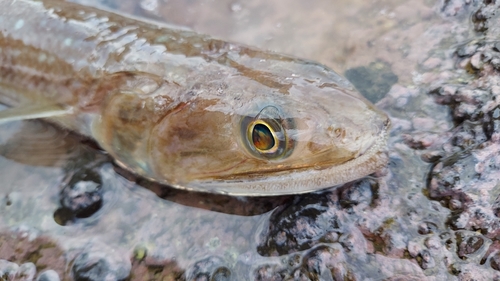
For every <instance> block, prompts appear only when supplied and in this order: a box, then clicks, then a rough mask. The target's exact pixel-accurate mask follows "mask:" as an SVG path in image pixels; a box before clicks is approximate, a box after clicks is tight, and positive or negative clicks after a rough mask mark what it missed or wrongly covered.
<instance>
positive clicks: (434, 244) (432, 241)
mask: <svg viewBox="0 0 500 281" xmlns="http://www.w3.org/2000/svg"><path fill="white" fill-rule="evenodd" d="M424 244H425V246H426V247H427V248H429V249H432V250H437V249H439V248H441V246H442V244H441V239H439V237H437V236H432V237H429V238H427V239H425V242H424Z"/></svg>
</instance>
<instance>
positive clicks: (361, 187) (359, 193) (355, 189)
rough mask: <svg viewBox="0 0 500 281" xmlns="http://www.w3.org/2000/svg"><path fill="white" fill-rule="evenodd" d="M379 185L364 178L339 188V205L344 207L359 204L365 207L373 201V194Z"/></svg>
mask: <svg viewBox="0 0 500 281" xmlns="http://www.w3.org/2000/svg"><path fill="white" fill-rule="evenodd" d="M378 189H379V186H378V183H377V182H376V181H375V180H372V179H365V180H361V181H358V182H355V183H353V184H347V185H345V186H343V187H342V188H340V190H339V192H340V200H339V203H340V206H342V207H343V208H345V209H348V208H353V207H354V206H359V207H361V208H365V207H368V206H370V204H372V203H373V199H374V194H376V192H377V191H378Z"/></svg>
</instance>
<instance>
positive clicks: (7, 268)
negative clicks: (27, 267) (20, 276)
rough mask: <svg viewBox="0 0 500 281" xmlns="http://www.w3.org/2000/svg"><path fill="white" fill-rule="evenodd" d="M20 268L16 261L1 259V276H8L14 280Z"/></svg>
mask: <svg viewBox="0 0 500 281" xmlns="http://www.w3.org/2000/svg"><path fill="white" fill-rule="evenodd" d="M18 270H19V266H18V265H17V264H16V263H13V262H10V261H7V260H0V277H2V278H7V279H6V280H14V278H15V277H16V274H17V272H18Z"/></svg>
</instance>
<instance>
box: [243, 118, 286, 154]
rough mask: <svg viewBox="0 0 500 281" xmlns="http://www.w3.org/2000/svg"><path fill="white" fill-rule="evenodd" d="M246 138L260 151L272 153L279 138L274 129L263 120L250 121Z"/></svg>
mask: <svg viewBox="0 0 500 281" xmlns="http://www.w3.org/2000/svg"><path fill="white" fill-rule="evenodd" d="M248 139H249V140H251V142H252V144H253V146H254V148H255V149H256V150H257V151H259V152H261V153H273V152H276V150H277V149H278V143H279V140H278V139H277V138H276V134H275V132H274V130H273V129H272V128H271V127H270V126H269V125H268V124H267V123H266V122H264V121H263V120H258V121H255V122H252V123H250V126H248Z"/></svg>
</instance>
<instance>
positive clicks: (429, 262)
mask: <svg viewBox="0 0 500 281" xmlns="http://www.w3.org/2000/svg"><path fill="white" fill-rule="evenodd" d="M435 266H436V262H435V261H434V258H433V257H432V256H431V253H430V252H429V251H427V250H423V251H422V252H420V267H422V269H429V268H433V267H435Z"/></svg>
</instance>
